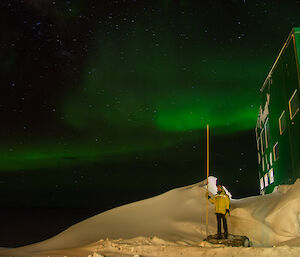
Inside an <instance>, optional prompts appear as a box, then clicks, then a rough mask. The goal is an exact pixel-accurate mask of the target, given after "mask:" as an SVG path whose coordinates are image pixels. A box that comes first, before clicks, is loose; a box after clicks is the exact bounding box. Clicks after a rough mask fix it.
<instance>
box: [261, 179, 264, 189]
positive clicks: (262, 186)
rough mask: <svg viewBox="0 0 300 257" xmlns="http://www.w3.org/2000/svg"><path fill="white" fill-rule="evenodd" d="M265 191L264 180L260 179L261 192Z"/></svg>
mask: <svg viewBox="0 0 300 257" xmlns="http://www.w3.org/2000/svg"><path fill="white" fill-rule="evenodd" d="M263 189H264V178H261V179H260V190H263Z"/></svg>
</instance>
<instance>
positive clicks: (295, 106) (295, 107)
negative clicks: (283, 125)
mask: <svg viewBox="0 0 300 257" xmlns="http://www.w3.org/2000/svg"><path fill="white" fill-rule="evenodd" d="M289 111H290V119H291V120H292V119H293V118H294V117H295V115H296V114H297V112H298V111H299V97H298V90H297V89H296V90H295V91H294V93H293V95H292V96H291V99H290V101H289Z"/></svg>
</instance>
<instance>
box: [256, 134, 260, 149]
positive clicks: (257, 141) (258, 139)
mask: <svg viewBox="0 0 300 257" xmlns="http://www.w3.org/2000/svg"><path fill="white" fill-rule="evenodd" d="M256 143H257V151H260V149H259V145H260V137H258V138H257V140H256Z"/></svg>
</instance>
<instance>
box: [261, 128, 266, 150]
mask: <svg viewBox="0 0 300 257" xmlns="http://www.w3.org/2000/svg"><path fill="white" fill-rule="evenodd" d="M264 134H265V133H264V129H263V130H262V131H261V132H260V149H261V153H262V154H264V152H265V147H264V142H265V138H264Z"/></svg>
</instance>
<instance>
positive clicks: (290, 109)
mask: <svg viewBox="0 0 300 257" xmlns="http://www.w3.org/2000/svg"><path fill="white" fill-rule="evenodd" d="M297 92H298V89H297V88H296V89H295V91H294V93H293V94H292V96H291V98H290V100H289V113H290V119H291V120H292V119H293V118H294V117H295V116H296V114H297V113H298V111H299V106H298V109H297V110H296V111H295V113H294V115H292V107H291V102H292V100H293V98H294V96H295V95H296V93H297Z"/></svg>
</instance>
